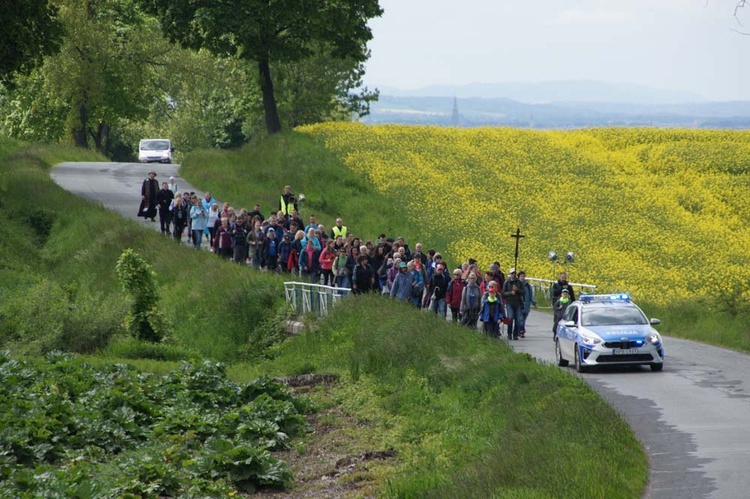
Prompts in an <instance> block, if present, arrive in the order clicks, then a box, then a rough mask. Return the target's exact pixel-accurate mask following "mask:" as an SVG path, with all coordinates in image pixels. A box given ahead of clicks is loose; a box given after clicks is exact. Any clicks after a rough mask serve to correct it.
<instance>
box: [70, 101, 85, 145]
mask: <svg viewBox="0 0 750 499" xmlns="http://www.w3.org/2000/svg"><path fill="white" fill-rule="evenodd" d="M86 100H87V99H86V95H85V94H84V97H83V99H81V102H79V103H78V119H77V122H78V123H77V124H76V126H74V127H73V130H72V131H71V132H72V135H73V142H74V143H75V145H76V147H83V148H86V147H88V145H89V142H88V137H87V136H86V125H87V124H88V119H89V109H88V107H87V106H86Z"/></svg>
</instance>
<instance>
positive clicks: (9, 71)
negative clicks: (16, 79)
mask: <svg viewBox="0 0 750 499" xmlns="http://www.w3.org/2000/svg"><path fill="white" fill-rule="evenodd" d="M56 14H57V8H56V7H55V6H53V5H50V4H49V1H48V0H5V1H4V2H3V8H2V15H0V33H2V36H0V83H2V82H8V81H10V79H11V77H12V76H13V74H14V73H16V72H22V73H27V72H28V71H29V70H30V69H31V68H33V67H34V66H36V65H38V64H39V63H41V61H42V58H43V57H44V56H45V55H49V54H53V53H55V52H56V51H57V49H58V48H59V46H60V40H61V37H62V34H63V31H62V25H61V24H60V23H59V22H58V20H57V18H56Z"/></svg>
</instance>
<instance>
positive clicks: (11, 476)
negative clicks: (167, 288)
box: [0, 353, 309, 497]
mask: <svg viewBox="0 0 750 499" xmlns="http://www.w3.org/2000/svg"><path fill="white" fill-rule="evenodd" d="M298 406H299V407H303V408H304V407H309V405H308V404H307V403H305V402H303V401H299V400H298V399H296V398H294V397H292V395H290V394H289V393H288V392H287V391H286V390H285V389H284V388H283V387H282V386H280V385H279V384H278V383H274V382H271V381H270V380H268V379H261V380H258V381H257V382H255V383H251V384H248V385H244V386H243V385H238V384H236V383H234V382H232V381H229V380H228V379H227V377H226V372H225V369H224V367H223V366H222V365H221V364H217V363H212V362H202V363H199V364H187V363H186V364H183V365H182V366H181V367H180V369H179V370H178V371H175V372H172V373H170V374H169V375H167V376H154V375H149V374H144V373H141V372H138V371H137V370H135V369H133V368H130V367H128V366H125V365H110V366H107V367H100V368H98V369H95V368H93V367H91V366H89V365H88V364H85V363H82V362H80V361H78V360H77V359H76V358H75V357H73V356H71V355H64V354H60V353H50V354H48V355H47V356H46V358H45V359H44V360H43V361H39V362H29V361H26V362H23V361H19V360H16V359H14V358H12V357H10V356H9V355H8V354H7V353H6V354H2V355H0V427H1V428H2V431H0V451H1V452H0V456H2V457H1V458H0V495H2V496H3V497H19V496H22V495H24V494H28V495H29V496H30V497H42V496H43V497H115V496H116V497H121V496H128V495H131V496H141V497H158V496H164V495H169V496H173V495H174V496H176V495H181V494H184V493H189V494H192V495H194V496H195V495H197V496H206V495H211V494H216V493H220V495H226V494H228V493H229V491H230V487H229V484H231V486H232V487H234V488H237V489H239V490H243V491H251V490H256V489H257V488H260V487H267V486H273V487H281V486H286V485H288V484H289V483H290V480H291V474H290V472H289V469H288V467H287V466H286V465H285V464H284V463H283V462H281V461H279V460H278V459H276V458H275V457H273V456H272V455H271V454H270V451H272V450H279V449H284V448H286V442H287V440H288V438H289V437H292V436H295V435H299V434H301V433H302V432H304V431H305V429H306V428H305V424H304V418H303V416H302V414H301V413H300V412H298V410H297V407H298ZM108 491H115V494H114V495H112V493H111V492H108Z"/></svg>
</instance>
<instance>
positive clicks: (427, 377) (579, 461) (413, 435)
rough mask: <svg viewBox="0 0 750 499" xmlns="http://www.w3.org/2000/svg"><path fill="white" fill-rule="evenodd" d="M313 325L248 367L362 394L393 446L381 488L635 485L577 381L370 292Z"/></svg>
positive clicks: (622, 446) (602, 493) (617, 434)
mask: <svg viewBox="0 0 750 499" xmlns="http://www.w3.org/2000/svg"><path fill="white" fill-rule="evenodd" d="M319 326H320V327H319V329H318V330H317V331H311V332H308V333H306V334H304V335H303V336H302V337H300V338H298V339H296V340H295V341H294V342H288V343H285V344H283V345H281V346H280V347H279V349H278V350H277V351H276V353H277V356H276V358H275V359H274V360H273V361H267V362H265V363H263V364H262V365H260V366H257V369H258V371H259V372H261V371H262V372H266V371H268V372H278V373H282V372H287V373H288V372H336V373H339V374H341V375H342V377H343V379H344V380H345V382H344V384H343V385H344V388H341V390H343V391H348V390H350V389H351V388H350V387H352V386H353V387H356V388H355V390H360V391H364V392H366V393H367V396H366V398H367V399H368V400H369V403H370V404H374V405H376V406H377V407H378V408H379V410H381V411H383V412H384V414H386V415H387V416H386V417H385V418H384V419H385V420H387V421H389V422H390V423H389V424H388V425H384V426H383V428H382V429H381V430H382V432H383V434H382V439H383V442H384V445H386V444H388V443H389V444H391V445H394V446H395V447H396V448H397V449H398V452H399V456H400V463H399V464H400V469H401V472H400V473H398V474H396V475H395V476H390V477H389V478H388V483H389V485H388V487H387V490H386V491H385V492H384V494H385V495H387V496H392V497H436V498H438V497H561V496H564V495H566V494H571V495H575V497H637V496H639V494H640V493H641V491H642V489H643V486H644V484H645V482H646V479H647V467H646V462H645V459H644V457H643V454H642V451H641V448H640V445H639V443H638V442H637V440H636V439H635V438H634V437H633V435H632V433H631V432H630V430H629V429H628V427H627V425H626V424H625V423H624V422H623V421H622V420H621V418H620V417H619V416H618V415H617V414H616V413H615V411H614V410H613V409H612V408H610V407H609V406H607V405H606V404H605V403H604V402H603V401H602V400H601V399H599V398H598V397H597V396H596V395H595V394H594V393H593V392H592V391H591V389H590V388H589V387H588V385H587V384H586V383H584V382H583V381H581V380H580V379H578V378H574V377H571V376H569V375H568V374H566V373H564V372H562V371H561V370H559V369H556V368H553V367H550V366H545V365H540V364H537V363H535V362H533V361H532V359H531V358H530V357H528V356H526V355H517V354H514V353H512V351H511V350H510V349H509V348H507V346H506V345H505V344H503V343H500V342H497V341H494V340H489V339H487V338H485V337H483V336H482V335H480V334H479V333H477V332H475V331H471V330H469V329H466V328H463V327H460V326H456V325H453V324H451V323H447V322H446V321H443V320H439V319H438V318H437V317H436V316H433V315H431V314H430V315H426V314H419V313H416V312H415V310H414V309H413V307H410V306H406V305H404V304H401V303H396V302H394V301H391V300H388V299H385V298H381V297H379V296H367V297H357V298H353V299H351V300H346V301H344V302H341V303H340V304H338V305H337V306H336V312H335V313H334V314H332V315H331V316H330V317H328V318H327V319H325V320H324V321H323V322H322V323H321V324H320V325H319ZM591 421H596V422H597V424H595V425H592V424H591ZM566 491H567V492H566ZM573 491H575V492H573Z"/></svg>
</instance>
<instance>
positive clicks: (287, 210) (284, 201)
mask: <svg viewBox="0 0 750 499" xmlns="http://www.w3.org/2000/svg"><path fill="white" fill-rule="evenodd" d="M297 209H298V208H297V198H295V197H294V193H292V187H291V186H290V185H286V186H284V193H283V194H282V195H281V197H280V198H279V211H283V212H284V216H285V217H286V218H287V219H288V218H289V216H290V215H291V214H292V210H297Z"/></svg>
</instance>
